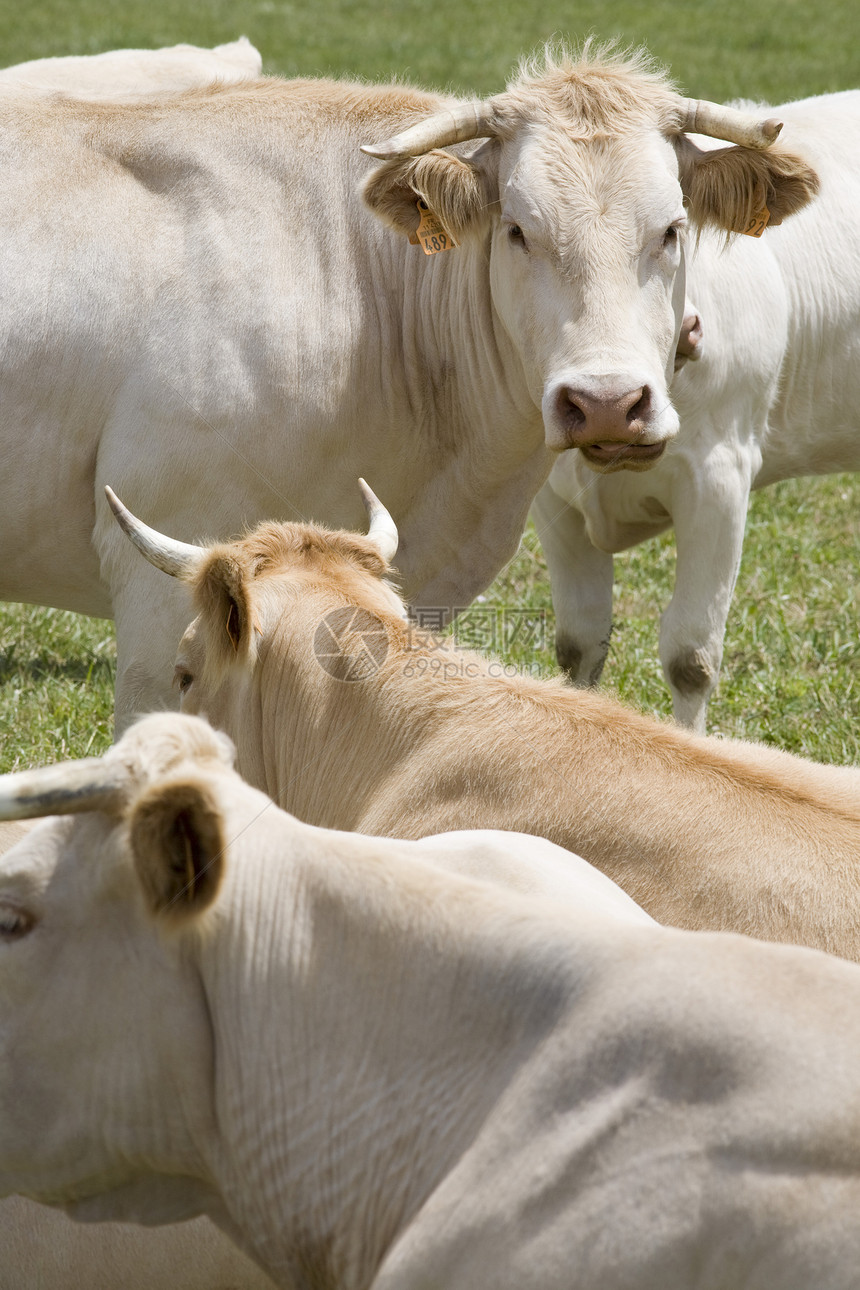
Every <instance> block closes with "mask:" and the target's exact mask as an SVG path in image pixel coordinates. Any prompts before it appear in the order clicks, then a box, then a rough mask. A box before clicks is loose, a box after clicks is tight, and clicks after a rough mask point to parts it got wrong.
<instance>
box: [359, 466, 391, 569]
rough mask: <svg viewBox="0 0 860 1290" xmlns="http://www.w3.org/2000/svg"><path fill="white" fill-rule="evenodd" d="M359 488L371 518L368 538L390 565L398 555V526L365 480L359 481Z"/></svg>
mask: <svg viewBox="0 0 860 1290" xmlns="http://www.w3.org/2000/svg"><path fill="white" fill-rule="evenodd" d="M358 486H359V488H360V489H361V496H362V497H363V499H364V504H365V506H366V507H367V514H368V516H369V518H370V528H369V529H368V530H367V536H368V537H369V538H370V540H371V542H373V544H374V545H375V546H376V547H377V549H378V551H379V554H380V555H381V556H382V558H383V560H385V562H386V563H387V564H390V563H391V561H392V560H393V559H394V557H395V555H396V554H397V545H398V543H399V541H400V535H399V534H398V532H397V525H396V524H395V523H394V520H393V519H392V518H391V516H390V515H389V513H388V511H387V510H386V509H385V507H384V506H383V505H382V502H381V501H380V500H379V498H378V497H377V496H376V493H374V491H373V489H372V488H371V487H370V486H369V485H368V484H367V483H365V481H364V480H363V479H360V480H359V481H358Z"/></svg>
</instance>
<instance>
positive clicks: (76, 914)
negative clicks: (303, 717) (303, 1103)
mask: <svg viewBox="0 0 860 1290" xmlns="http://www.w3.org/2000/svg"><path fill="white" fill-rule="evenodd" d="M231 765H232V748H231V747H230V745H229V741H228V740H227V739H226V738H225V737H224V736H223V735H219V734H216V733H215V732H214V731H213V730H211V729H210V728H209V727H208V726H206V725H205V723H204V722H202V721H199V720H197V719H191V718H184V717H179V716H177V715H174V714H160V715H157V716H152V717H147V718H145V719H144V720H143V721H141V722H140V723H138V725H136V726H135V727H133V728H132V729H130V730H129V731H128V732H127V733H126V735H125V736H124V737H123V739H122V740H121V741H120V742H119V743H118V744H117V745H116V746H115V747H114V748H112V749H111V750H110V752H109V753H108V754H106V756H105V757H104V758H90V759H87V760H85V761H82V762H70V763H66V764H64V765H60V766H50V767H44V768H40V769H38V770H35V771H25V772H21V773H19V774H14V775H7V776H4V777H3V778H2V779H0V819H10V818H34V817H38V816H43V815H51V816H53V817H57V818H52V819H50V820H45V821H43V822H42V823H41V824H39V825H37V826H36V827H35V828H33V829H31V830H30V831H28V832H27V833H26V836H25V837H24V839H23V841H21V842H19V843H18V844H17V845H16V846H15V847H13V848H12V849H11V850H10V851H8V852H6V854H5V855H3V856H2V858H0V1104H2V1106H3V1108H4V1110H3V1114H2V1116H0V1195H6V1194H9V1193H11V1192H22V1193H23V1194H25V1195H29V1196H32V1197H34V1198H35V1199H37V1200H41V1201H44V1202H46V1203H49V1204H57V1205H63V1206H64V1207H67V1208H68V1209H69V1210H70V1212H72V1213H73V1214H74V1215H76V1216H78V1217H81V1218H85V1219H86V1218H97V1219H103V1218H117V1219H122V1218H126V1219H129V1218H130V1219H138V1220H141V1221H149V1222H168V1221H178V1220H179V1219H182V1218H186V1217H189V1216H190V1215H191V1214H194V1213H200V1212H202V1211H205V1210H207V1209H208V1210H210V1211H211V1212H215V1211H214V1209H213V1205H215V1204H216V1202H215V1201H214V1200H212V1197H211V1196H210V1195H209V1191H208V1184H207V1182H206V1181H205V1174H206V1167H205V1163H204V1160H203V1159H202V1158H201V1154H200V1151H201V1147H202V1145H203V1144H204V1143H205V1142H206V1140H207V1134H208V1133H209V1132H210V1131H211V1126H212V1124H213V1123H214V1109H213V1104H212V1097H213V1079H212V1052H211V1041H212V1035H211V1028H210V1022H209V1017H208V1014H207V1011H206V1007H205V1003H204V1001H203V998H202V992H201V987H200V983H199V980H198V977H197V975H196V972H195V969H194V967H193V965H192V964H191V963H190V962H189V961H188V958H187V956H186V954H185V952H184V948H183V946H184V944H185V939H184V938H185V937H186V936H187V935H193V936H195V937H196V936H197V935H199V928H198V926H197V924H198V921H199V918H200V916H201V915H203V913H204V911H206V910H207V909H208V908H209V907H210V906H211V904H212V902H213V900H214V899H215V897H216V895H217V894H218V890H219V883H220V880H221V877H222V868H223V864H224V855H225V849H226V845H227V842H226V839H227V837H228V834H230V830H228V829H227V828H226V827H225V825H224V824H223V820H222V808H221V806H220V804H219V794H218V791H217V784H218V783H219V782H220V780H229V781H233V782H235V783H236V784H239V783H240V781H239V780H238V777H237V776H236V775H235V773H234V772H233V771H232V769H231ZM242 787H243V788H244V786H242ZM249 791H250V790H249ZM254 796H255V797H256V796H257V795H256V794H255V795H254ZM257 809H259V808H257ZM234 824H235V821H234ZM236 832H237V830H235V829H234V830H233V832H232V834H230V835H231V836H235V833H236ZM210 1200H212V1204H211V1205H210Z"/></svg>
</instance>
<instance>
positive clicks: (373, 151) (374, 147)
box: [360, 143, 394, 161]
mask: <svg viewBox="0 0 860 1290" xmlns="http://www.w3.org/2000/svg"><path fill="white" fill-rule="evenodd" d="M360 146H361V151H362V152H364V153H366V155H367V156H368V157H374V158H375V159H376V160H377V161H387V160H388V159H389V157H391V156H393V155H394V154H393V153H391V152H389V150H388V149H387V148H386V147H385V145H384V144H372V143H362V144H361V145H360Z"/></svg>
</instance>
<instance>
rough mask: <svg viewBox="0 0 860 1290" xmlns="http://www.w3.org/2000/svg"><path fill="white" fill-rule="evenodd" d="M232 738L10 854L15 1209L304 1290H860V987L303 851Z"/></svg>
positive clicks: (203, 739)
mask: <svg viewBox="0 0 860 1290" xmlns="http://www.w3.org/2000/svg"><path fill="white" fill-rule="evenodd" d="M223 743H224V741H223V739H222V738H221V737H220V736H216V735H215V734H214V733H213V732H212V731H211V730H210V729H209V728H208V727H206V726H205V725H204V724H203V723H201V722H199V721H195V720H194V719H192V718H187V717H181V716H173V715H164V716H158V717H150V718H147V719H146V720H145V721H144V722H142V723H141V724H140V725H138V726H136V727H135V728H133V730H132V731H131V732H130V734H129V735H127V736H126V737H125V738H124V739H123V740H122V742H121V743H120V744H118V745H117V746H116V748H115V749H113V750H112V751H111V753H110V754H108V756H107V757H105V758H104V760H103V761H101V762H100V761H93V762H90V763H86V764H84V766H83V769H82V770H80V767H79V773H75V774H73V775H70V776H69V778H70V779H71V780H72V782H71V783H70V785H69V788H68V795H69V797H70V798H71V801H70V802H65V803H64V802H63V801H62V800H61V797H62V793H61V791H60V787H59V785H58V782H57V781H58V775H53V776H52V775H51V774H50V773H49V775H48V777H47V778H48V788H47V794H46V796H47V801H48V802H49V803H50V809H55V810H56V809H60V810H65V809H72V810H74V811H77V812H80V814H78V815H77V818H75V819H72V820H63V819H54V820H52V821H49V822H46V823H45V824H43V825H41V826H40V827H39V828H37V829H34V830H33V831H32V832H31V833H30V834H29V835H28V837H27V838H26V839H25V840H24V841H23V842H22V843H21V844H19V845H18V846H17V847H16V848H14V849H13V850H12V851H11V852H9V853H7V855H6V857H5V858H4V859H3V860H2V862H0V928H2V937H3V940H4V941H5V945H4V947H3V953H2V957H0V1101H2V1105H3V1106H6V1107H9V1106H14V1107H15V1108H16V1114H15V1115H14V1116H9V1115H6V1116H4V1117H3V1119H2V1121H0V1191H2V1192H10V1191H13V1190H15V1189H18V1188H20V1189H23V1190H26V1191H27V1192H29V1193H30V1194H32V1195H34V1196H39V1197H42V1198H44V1199H45V1200H48V1201H50V1202H52V1203H54V1204H62V1205H65V1206H67V1207H69V1209H70V1210H71V1211H72V1212H73V1213H75V1214H76V1215H77V1216H78V1217H84V1218H91V1219H92V1218H117V1217H135V1218H137V1219H148V1220H150V1221H156V1222H161V1221H166V1220H168V1219H170V1218H178V1217H181V1216H183V1215H187V1214H189V1213H197V1212H200V1211H201V1210H202V1211H205V1212H207V1213H209V1214H210V1215H211V1216H212V1217H214V1218H215V1219H216V1220H217V1221H218V1222H219V1223H222V1224H223V1225H224V1226H226V1227H227V1228H228V1230H229V1231H231V1232H232V1233H235V1234H236V1235H237V1236H238V1237H239V1238H241V1239H242V1241H243V1242H244V1243H245V1245H246V1247H247V1248H248V1249H249V1250H250V1251H252V1252H253V1253H254V1255H255V1256H256V1257H257V1258H258V1259H259V1260H260V1261H261V1262H262V1263H263V1264H264V1265H265V1266H266V1268H267V1269H268V1271H269V1272H270V1274H271V1275H272V1277H273V1278H274V1280H275V1281H276V1282H277V1284H279V1285H281V1286H283V1287H285V1288H286V1287H289V1288H290V1290H294V1287H296V1286H304V1287H307V1288H308V1290H353V1288H357V1290H365V1288H367V1290H426V1288H427V1287H431V1286H432V1287H439V1286H444V1287H445V1290H485V1288H486V1290H489V1288H490V1287H492V1290H570V1287H571V1285H572V1284H573V1280H572V1278H574V1279H575V1283H576V1287H577V1290H622V1287H628V1288H629V1287H632V1286H635V1287H636V1290H667V1287H684V1290H741V1288H743V1290H773V1287H775V1286H779V1287H780V1290H810V1287H812V1286H814V1287H815V1288H816V1290H854V1288H855V1287H856V1279H857V1267H858V1266H860V1224H858V1222H857V1215H858V1209H860V1144H858V1137H857V1132H856V1126H857V1123H858V1119H860V1086H858V1081H857V1070H858V1069H860V969H858V968H857V967H856V966H855V965H853V964H849V963H845V962H842V961H840V960H838V959H835V958H832V957H829V956H826V955H822V954H819V953H815V952H812V951H809V950H803V949H797V948H793V947H792V948H789V947H785V946H773V945H764V944H761V943H758V942H755V941H752V940H747V939H746V938H742V937H735V936H727V935H714V934H697V935H693V934H690V933H688V932H682V931H678V930H674V929H668V928H660V927H656V926H653V925H651V924H649V923H648V922H647V921H639V920H638V919H636V918H632V917H631V916H630V914H629V912H628V908H627V904H625V905H624V907H623V909H622V910H621V911H620V912H618V911H615V910H613V909H611V908H610V907H609V906H608V905H606V904H604V906H603V907H602V908H596V907H592V905H591V902H590V895H589V891H588V889H586V888H584V890H583V897H582V900H581V902H580V907H579V909H572V908H571V907H569V906H567V907H565V908H564V909H563V910H556V909H555V908H554V906H553V905H552V903H550V902H549V901H547V900H542V899H526V898H523V897H522V896H512V895H511V894H510V893H509V892H505V891H503V890H500V889H499V888H498V887H493V886H491V885H490V884H488V883H482V882H476V881H474V880H472V879H467V878H463V877H461V876H459V875H456V874H451V873H445V872H442V871H440V870H439V869H438V868H435V867H433V866H431V865H429V864H424V863H421V861H420V860H419V859H417V858H416V849H417V848H416V846H415V844H412V845H409V844H403V843H399V842H396V841H393V840H380V839H375V838H363V837H361V836H359V835H351V836H349V835H342V834H334V833H327V832H323V831H320V830H317V829H314V828H312V827H311V826H308V825H305V824H301V823H299V822H298V821H297V820H294V819H292V818H291V817H289V816H287V815H284V814H283V813H282V812H281V811H279V810H278V809H277V808H275V807H274V806H272V804H271V803H270V802H269V801H268V799H266V798H265V797H263V795H262V794H260V793H259V792H258V791H257V790H255V789H252V788H250V787H248V786H247V785H246V784H244V783H243V782H242V781H241V780H240V779H239V778H238V776H237V775H236V774H235V773H234V772H233V771H232V770H231V769H230V768H229V765H228V764H227V762H228V760H229V759H228V758H225V752H224V747H223ZM52 769H53V768H52ZM63 773H64V771H63V769H62V768H61V770H60V772H59V779H60V781H62V776H63ZM40 778H44V777H39V776H38V775H37V776H36V780H37V782H38V780H39V779H40ZM27 782H28V783H29V785H30V789H29V792H25V793H24V794H23V795H24V796H26V797H28V799H29V800H28V802H27V808H26V809H29V810H31V811H32V810H35V809H38V790H37V800H36V801H35V802H34V797H33V778H32V777H30V778H29V780H28V781H27ZM16 785H17V788H16V791H14V792H12V793H11V794H10V792H9V790H8V780H7V781H6V783H5V784H4V785H3V788H5V789H6V791H5V792H4V793H3V796H4V797H5V798H6V805H7V809H10V808H11V809H12V810H13V811H16V810H17V809H18V807H19V802H18V801H17V800H16V799H17V798H20V796H21V795H22V789H21V781H20V778H19V779H17V781H16ZM10 798H11V801H10ZM88 807H89V808H90V809H88ZM523 844H524V845H527V843H526V840H523ZM435 845H436V847H437V850H438V849H441V848H443V847H444V840H443V839H438V840H437V841H436V843H435ZM424 852H425V854H428V850H427V847H426V846H425V848H424ZM620 899H621V900H622V901H623V900H624V898H623V897H620ZM48 982H50V988H48ZM574 1269H575V1272H574Z"/></svg>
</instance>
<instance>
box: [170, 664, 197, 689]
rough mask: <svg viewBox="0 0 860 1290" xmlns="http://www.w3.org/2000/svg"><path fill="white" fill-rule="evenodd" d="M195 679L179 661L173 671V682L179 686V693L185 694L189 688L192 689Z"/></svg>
mask: <svg viewBox="0 0 860 1290" xmlns="http://www.w3.org/2000/svg"><path fill="white" fill-rule="evenodd" d="M193 680H194V677H193V676H192V675H191V673H190V672H187V671H186V670H185V668H184V667H183V666H182V665H181V664H180V663H178V664H177V665H176V668H175V669H174V672H173V684H174V685H178V686H179V693H180V694H185V693H186V691H187V690H190V688H191V684H192V682H193Z"/></svg>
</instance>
